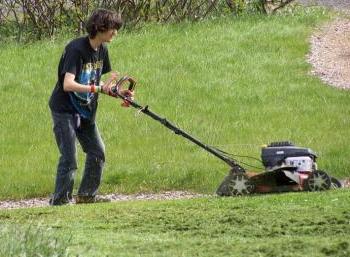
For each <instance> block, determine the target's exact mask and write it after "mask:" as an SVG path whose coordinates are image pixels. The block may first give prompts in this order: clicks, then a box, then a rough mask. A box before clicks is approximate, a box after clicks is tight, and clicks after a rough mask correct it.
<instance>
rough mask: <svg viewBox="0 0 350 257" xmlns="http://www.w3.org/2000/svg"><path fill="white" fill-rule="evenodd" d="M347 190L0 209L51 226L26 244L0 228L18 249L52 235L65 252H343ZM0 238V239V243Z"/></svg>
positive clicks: (346, 250) (316, 255)
mask: <svg viewBox="0 0 350 257" xmlns="http://www.w3.org/2000/svg"><path fill="white" fill-rule="evenodd" d="M349 192H350V191H349V190H337V191H336V190H334V191H328V192H323V193H289V194H276V195H264V196H261V195H260V196H252V197H237V198H216V197H205V198H200V199H192V200H176V201H128V202H118V203H109V204H93V205H84V206H83V205H79V206H74V205H72V206H64V207H56V208H34V209H19V210H1V211H0V221H1V224H4V225H6V226H7V227H9V228H10V227H11V226H17V227H18V226H20V225H22V226H23V227H26V226H28V224H31V226H32V227H40V230H41V231H44V232H45V231H51V232H50V234H47V233H43V235H42V236H41V237H40V238H38V239H37V240H35V239H33V242H32V243H30V242H28V243H27V244H25V243H23V241H19V240H17V239H16V237H18V234H16V233H12V234H9V233H7V234H6V233H5V234H2V236H4V235H5V236H7V238H9V240H11V241H12V242H14V244H21V242H22V248H23V249H27V248H30V247H29V246H30V245H31V244H34V243H39V242H40V240H43V241H51V240H52V239H53V238H58V239H60V240H59V242H60V243H61V245H62V247H67V249H66V254H67V256H84V257H88V256H123V257H127V256H242V257H244V256H247V257H248V256H260V257H267V256H276V257H282V256H283V257H292V256H293V257H302V256H310V257H325V256H327V257H332V256H334V257H345V256H349V255H350V239H349V237H348V232H349V229H350V223H349V220H350V213H349V208H350V204H349V201H348V199H349ZM272 206H273V207H272ZM37 224H39V225H37ZM67 238H70V241H69V243H64V242H65V241H64V240H67ZM18 241H19V242H18ZM62 241H63V242H62ZM16 242H18V243H16ZM67 242H68V241H67ZM28 244H29V246H28ZM5 245H6V241H4V240H0V249H4V250H6V249H8V248H6V246H5ZM59 249H60V248H57V249H56V251H57V252H58V251H59ZM24 252H25V251H24ZM7 253H11V252H10V251H8V252H7ZM3 256H13V255H9V254H8V255H3ZM26 256H31V255H26ZM36 256H37V255H36Z"/></svg>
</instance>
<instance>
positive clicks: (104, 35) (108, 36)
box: [98, 29, 117, 43]
mask: <svg viewBox="0 0 350 257" xmlns="http://www.w3.org/2000/svg"><path fill="white" fill-rule="evenodd" d="M116 35H117V30H116V29H109V30H107V31H104V32H98V36H99V37H100V39H101V41H102V42H107V43H110V42H112V40H113V37H114V36H116Z"/></svg>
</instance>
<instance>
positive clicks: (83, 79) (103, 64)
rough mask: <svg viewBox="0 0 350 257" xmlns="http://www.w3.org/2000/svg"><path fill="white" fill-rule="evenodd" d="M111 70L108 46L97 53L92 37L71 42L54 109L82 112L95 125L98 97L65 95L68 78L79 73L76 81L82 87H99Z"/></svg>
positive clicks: (60, 68) (63, 60) (60, 71)
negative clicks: (65, 82) (102, 78)
mask: <svg viewBox="0 0 350 257" xmlns="http://www.w3.org/2000/svg"><path fill="white" fill-rule="evenodd" d="M110 71H111V64H110V61H109V57H108V50H107V47H106V46H105V45H104V44H102V45H101V46H100V47H99V48H98V49H97V50H94V49H93V48H92V47H91V45H90V42H89V38H88V37H81V38H77V39H75V40H73V41H71V42H70V43H69V44H68V45H67V46H66V47H65V50H64V52H63V54H62V56H61V59H60V63H59V65H58V80H57V83H56V86H55V88H54V90H53V92H52V95H51V97H50V101H49V106H50V109H51V110H52V111H53V112H58V113H72V114H74V113H79V114H80V116H81V117H82V118H84V119H87V120H90V121H92V122H94V120H95V115H96V109H97V100H98V94H96V93H76V92H65V91H64V90H63V81H64V76H65V74H66V73H67V72H69V73H72V74H75V81H76V82H78V83H80V84H83V85H87V86H90V85H93V84H94V85H96V86H98V85H99V84H100V79H101V75H102V74H105V73H107V72H110Z"/></svg>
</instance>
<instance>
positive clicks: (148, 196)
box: [0, 191, 207, 209]
mask: <svg viewBox="0 0 350 257" xmlns="http://www.w3.org/2000/svg"><path fill="white" fill-rule="evenodd" d="M204 196H207V195H203V194H196V193H191V192H186V191H168V192H163V193H157V194H153V193H138V194H133V195H124V194H109V195H104V196H103V197H105V198H109V199H110V200H111V201H112V202H118V201H131V200H175V199H191V198H199V197H204ZM73 203H74V202H72V204H73ZM46 206H49V198H33V199H23V200H18V201H13V200H5V201H0V209H19V208H33V207H46Z"/></svg>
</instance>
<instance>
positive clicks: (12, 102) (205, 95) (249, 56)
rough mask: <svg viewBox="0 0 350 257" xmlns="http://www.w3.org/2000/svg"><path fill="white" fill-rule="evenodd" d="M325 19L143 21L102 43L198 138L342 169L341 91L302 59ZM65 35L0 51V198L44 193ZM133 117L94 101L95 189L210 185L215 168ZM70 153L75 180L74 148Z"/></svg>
mask: <svg viewBox="0 0 350 257" xmlns="http://www.w3.org/2000/svg"><path fill="white" fill-rule="evenodd" d="M325 18H327V15H325V14H324V13H322V12H321V11H312V12H308V11H302V12H298V13H297V14H295V15H287V16H280V17H247V18H239V19H236V18H222V19H217V20H213V21H206V22H202V23H198V24H194V25H191V24H180V25H172V26H162V27H160V26H149V27H148V28H146V29H144V30H142V31H138V32H135V33H124V34H121V35H119V37H118V38H117V39H116V40H115V42H113V43H112V44H111V45H110V47H109V49H110V55H111V60H112V62H113V63H114V64H113V66H114V69H116V70H119V71H121V72H122V73H129V74H131V75H133V76H134V77H136V78H137V79H138V81H139V85H140V86H139V89H138V91H137V100H138V101H139V102H140V103H147V104H149V105H150V107H151V109H153V110H154V111H155V112H158V113H160V114H162V115H163V116H165V117H167V118H168V119H169V120H171V121H174V123H176V124H178V125H179V126H180V127H181V128H183V129H185V130H186V131H188V132H190V133H191V134H193V135H195V136H196V137H198V138H200V139H202V140H203V141H205V142H206V143H208V144H213V145H216V146H219V147H221V148H223V149H224V150H226V151H228V152H233V153H236V154H240V155H250V156H254V157H257V158H259V154H260V153H259V150H260V149H259V145H261V144H264V143H268V142H270V141H274V140H281V139H282V140H292V141H294V142H296V143H298V144H299V145H303V146H308V147H311V148H313V149H314V150H315V151H316V152H317V153H319V154H320V156H321V158H320V159H319V166H320V167H321V168H322V169H326V170H329V171H331V173H332V174H333V175H336V176H340V177H343V176H346V175H348V171H347V167H349V165H350V163H349V162H350V160H349V158H347V157H348V156H349V154H350V148H349V147H348V145H349V140H350V130H349V129H348V128H349V123H350V118H349V117H350V115H349V112H350V105H349V104H348V103H349V100H350V99H349V98H350V95H349V93H348V92H346V91H340V90H336V89H334V88H330V87H326V86H325V85H323V84H322V83H321V82H320V81H319V80H318V79H316V78H314V77H311V76H309V70H310V67H309V65H308V64H307V63H306V61H305V54H306V53H307V51H308V36H309V35H310V33H311V31H312V29H313V28H314V27H315V26H316V25H317V24H319V23H320V21H322V20H324V19H325ZM65 43H66V42H63V41H58V42H41V43H36V44H33V45H29V46H6V47H4V48H2V49H1V52H0V64H1V67H2V69H1V70H0V77H1V84H0V87H1V94H0V101H1V102H2V107H1V109H0V119H1V122H0V146H1V147H0V165H1V166H0V173H1V174H2V176H1V177H0V198H20V197H31V196H39V195H45V196H46V195H48V194H49V193H50V192H51V191H52V188H53V182H54V176H55V166H56V161H57V158H58V152H57V149H56V146H55V142H54V137H53V135H52V132H51V118H50V113H49V110H48V107H47V101H48V98H49V96H50V94H51V90H52V88H53V85H54V83H55V80H56V66H57V63H58V59H59V57H60V54H61V51H62V49H63V47H64V45H65ZM134 113H135V112H134V110H131V109H129V110H125V109H121V108H120V107H119V102H116V101H115V100H114V99H111V98H108V97H106V96H103V97H102V101H101V102H100V109H99V114H98V123H99V127H100V130H101V132H102V135H103V138H104V140H105V143H106V147H107V163H106V169H105V173H104V183H103V185H102V188H101V191H102V192H108V191H120V192H135V191H158V190H169V189H187V190H195V191H201V192H213V191H214V190H215V188H216V186H217V185H218V184H219V182H220V181H221V180H222V178H223V176H224V175H225V173H226V172H227V170H228V169H227V167H226V166H225V164H223V163H222V162H220V161H219V160H218V159H216V158H214V157H212V156H211V155H209V154H207V153H206V152H204V151H202V150H200V149H199V148H197V147H195V146H193V145H192V144H190V143H188V142H186V141H185V140H184V139H182V138H179V137H177V136H175V135H174V134H172V133H170V132H169V131H168V130H167V129H165V128H163V127H162V126H161V125H159V124H157V123H155V122H154V121H152V120H150V119H149V118H148V117H144V116H142V115H141V116H139V117H135V115H134ZM79 158H80V159H79V163H80V170H79V173H78V175H77V180H78V182H79V179H80V175H81V168H82V167H83V155H82V153H81V151H80V152H79ZM242 160H243V161H245V162H248V163H252V164H255V165H258V164H256V163H254V161H251V160H245V159H242Z"/></svg>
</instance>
